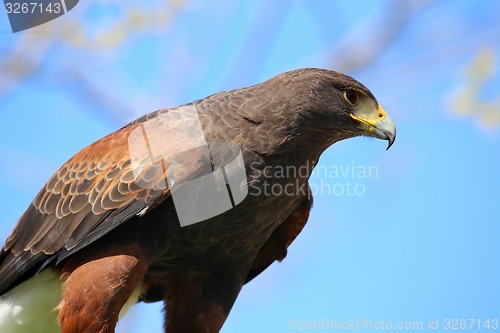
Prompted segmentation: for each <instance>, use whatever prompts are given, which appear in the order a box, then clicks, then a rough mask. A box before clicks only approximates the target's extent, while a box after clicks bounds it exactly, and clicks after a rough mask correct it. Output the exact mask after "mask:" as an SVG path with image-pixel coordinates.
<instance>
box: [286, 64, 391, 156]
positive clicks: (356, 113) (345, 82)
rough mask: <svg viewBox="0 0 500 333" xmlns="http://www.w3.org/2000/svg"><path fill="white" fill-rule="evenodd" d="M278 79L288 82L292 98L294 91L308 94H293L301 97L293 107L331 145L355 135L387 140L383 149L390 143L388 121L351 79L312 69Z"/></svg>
mask: <svg viewBox="0 0 500 333" xmlns="http://www.w3.org/2000/svg"><path fill="white" fill-rule="evenodd" d="M287 76H289V77H287ZM278 77H281V79H283V80H284V81H288V80H290V81H289V86H290V88H291V90H292V93H291V95H292V96H293V95H295V94H294V93H293V89H294V88H295V89H297V91H308V92H309V93H308V98H306V99H304V98H303V96H304V95H303V94H298V93H297V94H296V95H297V96H301V97H297V98H302V100H301V101H300V102H297V104H298V105H300V115H301V117H302V118H304V119H305V120H306V122H309V123H310V124H314V126H316V129H317V131H318V133H317V134H319V132H320V131H321V132H326V133H327V134H328V135H330V136H331V137H332V141H333V142H336V141H339V140H343V139H347V138H350V137H355V136H370V137H375V138H377V139H382V140H387V141H388V146H387V149H389V148H390V147H391V146H392V144H393V143H394V141H395V139H396V127H395V126H394V123H393V122H392V120H391V118H390V117H389V116H388V115H387V113H386V112H385V110H384V109H383V108H382V106H381V105H380V104H379V103H378V102H377V100H376V98H375V96H374V95H373V94H372V93H371V92H370V90H369V89H368V88H366V87H365V86H364V85H363V84H361V83H359V82H358V81H357V80H355V79H353V78H352V77H349V76H347V75H344V74H341V73H338V72H334V71H330V70H324V69H314V68H311V69H300V70H296V71H292V72H288V73H285V74H282V75H281V76H278ZM295 80H297V81H295ZM293 81H295V83H296V84H293V83H292V82H293ZM292 98H294V97H292ZM332 129H333V130H332ZM333 142H330V144H331V143H333Z"/></svg>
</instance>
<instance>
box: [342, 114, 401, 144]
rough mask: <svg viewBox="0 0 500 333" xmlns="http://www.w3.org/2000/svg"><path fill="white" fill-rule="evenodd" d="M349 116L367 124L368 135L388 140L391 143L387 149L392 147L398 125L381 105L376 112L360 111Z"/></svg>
mask: <svg viewBox="0 0 500 333" xmlns="http://www.w3.org/2000/svg"><path fill="white" fill-rule="evenodd" d="M349 116H350V117H351V118H352V119H354V120H356V121H358V122H360V123H362V124H364V125H366V126H364V127H365V128H364V129H365V130H366V135H368V136H372V137H374V138H377V139H382V140H387V141H388V142H389V143H388V145H387V149H386V150H388V149H389V148H391V146H392V144H393V143H394V141H395V140H396V126H394V123H393V121H392V119H391V118H390V117H389V116H388V115H387V113H386V112H385V111H384V109H383V108H382V107H381V106H380V105H379V106H378V108H377V110H376V112H375V113H374V112H369V113H364V112H359V113H358V114H349Z"/></svg>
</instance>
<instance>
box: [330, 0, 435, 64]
mask: <svg viewBox="0 0 500 333" xmlns="http://www.w3.org/2000/svg"><path fill="white" fill-rule="evenodd" d="M437 2H439V1H438V0H393V1H392V2H391V3H390V4H388V5H387V6H385V7H384V8H382V10H381V11H382V12H383V15H380V14H381V13H380V12H377V13H376V15H372V17H371V18H370V19H367V20H365V21H364V22H363V23H362V24H361V25H359V26H357V27H356V28H355V29H354V30H353V31H351V32H350V33H349V34H347V35H346V36H345V37H344V39H343V40H342V41H341V42H340V43H339V46H338V47H337V48H336V50H335V51H334V52H333V55H332V65H331V66H332V68H334V69H335V70H337V71H340V72H346V73H352V72H354V71H358V70H361V69H363V68H364V67H366V66H369V65H370V64H371V63H372V62H373V61H375V60H376V59H377V57H378V56H379V55H380V54H381V53H382V52H383V51H384V50H385V49H386V48H387V47H388V46H389V45H390V44H391V43H392V42H393V41H394V40H395V39H396V38H397V37H398V36H399V35H400V34H401V33H402V32H403V30H404V28H405V27H406V26H407V25H408V24H410V23H411V22H412V21H413V20H414V19H415V18H416V17H417V16H418V15H419V14H420V13H422V12H423V11H424V10H426V9H427V8H429V7H430V6H431V5H433V4H435V3H437Z"/></svg>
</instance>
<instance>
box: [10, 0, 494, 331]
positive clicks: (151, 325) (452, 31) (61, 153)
mask: <svg viewBox="0 0 500 333" xmlns="http://www.w3.org/2000/svg"><path fill="white" fill-rule="evenodd" d="M410 2H411V1H410ZM410 2H409V3H410ZM174 3H177V5H176V6H173V5H171V6H170V7H165V5H164V4H162V3H160V2H154V1H152V2H151V5H149V4H148V5H137V4H136V3H133V2H131V1H121V2H118V1H107V2H104V3H102V4H97V2H96V3H93V2H87V3H85V4H83V3H82V4H79V5H78V6H77V7H75V9H73V10H72V11H71V12H69V13H68V14H66V15H64V16H63V17H61V18H59V19H58V20H56V21H54V22H51V23H48V24H46V25H44V26H41V27H39V28H37V30H36V31H38V32H24V33H18V34H12V33H9V30H10V28H9V26H8V21H7V17H6V15H5V13H0V30H1V33H0V69H1V70H2V72H3V73H2V78H0V124H2V130H1V131H0V152H1V153H2V156H3V157H4V158H3V162H2V163H0V202H1V209H2V212H3V214H2V216H0V237H1V239H2V240H3V239H5V238H6V237H7V236H8V234H9V233H10V231H11V229H12V227H13V225H14V224H15V222H16V220H17V218H18V217H19V216H20V215H21V214H22V212H23V210H24V209H25V208H26V207H27V206H28V205H29V203H30V201H31V200H32V199H33V198H34V196H35V195H36V193H37V191H38V190H39V189H40V188H41V186H43V184H44V183H45V182H46V180H47V179H48V178H49V177H50V176H51V174H52V173H53V172H55V171H56V170H57V168H58V167H59V166H60V165H61V164H62V163H64V161H65V160H67V159H68V158H69V157H71V156H72V155H73V154H74V153H76V152H77V151H78V150H79V149H81V148H83V147H84V146H86V145H87V144H89V143H91V142H92V141H94V140H96V139H98V138H100V137H101V136H103V135H105V134H107V133H109V132H111V131H113V130H116V129H117V128H119V127H120V126H122V125H123V124H125V123H126V122H127V121H129V120H132V119H134V118H135V117H137V116H139V115H141V114H144V113H147V112H150V111H153V110H155V109H158V108H161V107H167V106H173V105H178V104H181V103H185V102H189V101H191V100H194V99H197V98H201V97H204V96H206V95H208V94H211V93H213V92H216V91H220V90H224V89H233V88H239V87H243V86H247V85H251V84H255V83H258V82H260V81H262V80H265V79H267V78H269V77H271V76H273V75H276V74H278V73H281V72H283V71H286V70H290V69H294V68H298V67H324V68H331V69H338V70H347V72H348V73H349V74H351V75H353V76H355V77H356V78H357V79H359V80H360V81H361V82H363V83H364V84H365V85H366V86H368V87H369V88H370V89H371V90H372V92H373V93H374V94H375V95H376V96H377V98H378V100H379V102H380V103H381V104H382V105H384V107H385V109H386V111H387V112H388V113H389V114H390V116H391V117H392V118H393V120H394V121H395V123H396V126H397V130H398V138H397V140H396V143H395V144H394V146H393V147H392V148H391V149H390V150H389V151H387V152H386V151H385V145H386V144H385V143H384V142H381V141H378V140H372V139H367V138H356V139H352V140H348V141H345V142H340V143H337V144H335V145H334V146H333V147H331V148H330V149H328V150H327V151H326V152H325V153H324V154H323V156H322V158H321V161H320V164H321V165H323V166H325V167H332V166H337V167H344V168H347V167H349V166H353V165H355V166H360V167H368V166H375V167H376V168H377V170H378V172H377V175H376V176H374V177H371V178H359V177H348V178H343V177H340V178H326V179H325V178H313V179H311V181H312V182H314V183H315V184H321V182H322V181H323V182H325V183H327V184H330V185H332V186H333V185H335V184H339V183H340V184H346V182H347V181H350V182H352V183H355V184H358V185H359V186H360V188H363V190H364V192H363V195H352V196H349V195H335V194H332V193H318V194H317V195H316V197H315V205H314V208H313V211H312V214H311V217H310V220H309V222H308V224H307V226H306V228H305V230H304V231H303V233H302V234H301V235H300V236H299V238H298V239H297V240H296V241H295V242H294V244H293V245H292V246H291V247H290V249H289V254H288V257H287V258H286V260H285V261H284V262H283V263H281V264H274V265H272V266H271V267H270V268H269V269H268V270H267V271H266V272H265V273H263V274H262V275H261V276H259V278H257V279H255V280H254V281H253V282H252V283H250V284H249V285H248V286H246V287H244V289H243V291H242V292H241V294H240V297H239V298H238V300H237V302H236V304H235V306H234V308H233V310H232V312H231V315H230V316H229V318H228V320H227V322H226V324H225V326H224V328H223V332H226V333H229V332H243V333H244V332H289V331H300V330H299V329H298V328H299V326H297V325H294V324H293V323H302V324H304V325H305V323H306V322H311V321H321V320H323V319H328V320H332V321H334V322H342V321H349V320H357V319H365V320H368V321H372V322H380V321H385V322H388V321H390V322H393V323H394V325H396V323H397V322H407V321H411V322H422V323H423V324H424V325H428V321H429V320H431V321H435V320H439V321H440V322H439V324H440V325H444V323H445V320H446V319H447V318H448V319H453V318H456V319H462V318H465V319H467V318H474V319H477V320H481V321H482V322H483V323H484V322H486V320H488V319H493V318H497V319H500V311H499V307H498V296H499V295H500V287H499V284H498V281H500V270H499V268H498V267H499V265H498V263H499V260H500V255H499V254H500V211H499V210H498V208H497V207H498V204H499V199H500V198H499V195H498V187H499V186H500V173H499V170H500V154H499V152H500V122H497V121H496V120H495V119H497V118H496V117H498V115H499V114H500V100H499V98H500V95H499V93H498V86H499V84H500V75H499V72H498V70H497V67H498V63H499V61H500V53H499V51H500V50H499V48H500V23H499V21H498V17H499V15H500V3H499V2H497V1H493V0H491V1H487V0H484V1H481V5H480V6H478V5H477V4H478V2H477V1H472V0H471V1H465V0H458V1H457V0H453V1H452V0H448V1H434V2H431V1H415V2H412V3H414V5H413V6H410V7H409V9H408V8H406V9H404V10H403V9H401V8H399V9H397V10H394V8H395V6H396V5H397V4H398V3H399V4H401V3H403V1H399V2H398V1H396V2H392V1H326V0H325V1H321V0H318V1H305V0H302V1H299V0H296V1H274V2H270V1H264V0H261V1H252V2H251V1H222V0H219V1H211V2H208V1H202V0H197V1H189V0H186V1H185V2H182V1H177V2H174ZM425 3H431V4H429V5H428V6H426V7H422V8H420V6H424V4H425ZM142 6H144V7H142ZM148 6H149V7H148ZM158 8H160V9H161V8H168V9H169V10H170V11H166V12H165V14H164V15H163V16H162V17H170V20H166V22H165V23H161V22H160V23H157V24H153V23H148V24H149V25H147V24H146V26H145V27H142V26H132V25H131V23H130V21H125V22H123V21H122V20H123V17H124V15H126V14H127V13H130V10H131V9H141V10H143V11H144V12H143V13H146V14H148V15H152V13H154V12H160V11H159V9H158ZM405 10H406V12H409V13H411V14H412V15H411V16H410V19H408V20H406V21H405V23H404V24H402V25H401V26H399V27H398V29H396V31H394V36H393V37H392V38H391V39H390V42H388V43H387V44H386V45H384V47H382V48H381V49H380V50H379V51H378V52H377V53H376V56H375V57H374V58H373V59H371V60H370V61H369V62H368V63H367V64H366V66H363V67H358V68H349V67H346V65H345V60H346V59H347V60H350V59H357V58H358V57H359V56H360V55H364V54H368V53H370V51H371V50H374V49H376V48H377V47H378V44H377V43H378V41H379V38H380V36H381V34H382V35H383V33H384V32H386V31H389V30H390V27H391V24H397V22H398V19H401V20H403V19H404V15H403V13H405ZM393 12H395V13H396V14H393V15H391V13H393ZM160 13H162V12H160ZM398 13H399V14H398ZM167 14H168V15H167ZM169 15H171V16H169ZM136 17H137V16H136ZM152 21H154V20H152ZM148 22H149V21H148ZM154 22H156V21H154ZM394 22H396V23H394ZM110 31H114V32H115V34H114V35H113V34H111V33H110ZM78 36H79V37H78ZM100 36H101V37H102V36H107V37H109V38H111V39H112V37H113V38H115V40H117V42H116V45H114V47H106V45H107V44H102V43H104V42H102V39H100ZM117 36H118V37H117ZM120 36H121V37H120ZM109 38H108V40H109ZM100 43H101V44H100ZM103 45H104V46H103ZM108 46H109V45H108ZM13 54H15V55H16V57H17V58H18V61H17V60H16V61H15V62H14V63H20V64H21V65H20V66H21V69H26V68H28V65H29V64H31V65H32V66H33V68H34V69H32V70H31V71H29V75H27V76H26V77H25V78H24V79H22V80H19V79H17V76H16V75H15V73H18V72H19V71H21V69H19V70H18V72H16V71H13V70H12V59H16V57H12V55H13ZM341 60H342V61H341ZM9 61H10V62H9ZM6 64H9V65H8V66H7V65H6ZM478 64H479V65H478ZM481 64H483V65H484V64H486V65H484V66H485V68H486V69H485V71H486V73H487V74H485V75H484V77H483V79H484V80H483V81H484V82H482V81H481V82H482V83H480V84H479V83H474V82H476V81H474V80H473V79H471V77H470V75H468V74H467V73H468V72H470V71H473V72H480V69H481V68H482V67H481ZM495 64H497V65H495ZM23 66H24V67H23ZM13 73H14V74H13ZM471 89H472V91H474V92H475V93H474V98H473V101H472V102H471V101H468V102H467V101H465V102H463V101H462V102H460V103H459V104H460V105H461V106H462V114H458V112H457V110H456V109H455V108H454V107H452V105H453V103H454V101H456V100H458V99H459V98H460V96H462V97H463V96H465V95H466V92H468V91H471ZM474 89H475V90H474ZM485 119H486V120H485ZM131 314H132V316H131V317H130V318H128V319H126V320H125V321H124V322H122V323H121V324H120V326H119V330H120V332H144V331H151V332H160V331H161V322H162V319H161V305H160V304H153V305H151V304H150V305H139V306H136V307H135V308H134V310H133V312H132V313H131ZM440 327H441V328H443V326H440ZM356 331H360V332H362V331H365V329H363V328H359V329H357V330H356ZM414 331H416V330H414ZM471 331H474V330H471Z"/></svg>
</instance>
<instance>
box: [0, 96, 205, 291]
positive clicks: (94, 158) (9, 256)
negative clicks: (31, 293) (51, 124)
mask: <svg viewBox="0 0 500 333" xmlns="http://www.w3.org/2000/svg"><path fill="white" fill-rule="evenodd" d="M193 109H194V110H193ZM186 110H187V111H188V112H186ZM193 111H194V112H193ZM197 117H198V115H197V112H196V107H195V106H194V105H191V106H184V107H180V108H172V109H165V110H160V111H158V112H156V113H153V114H151V115H149V116H148V117H143V118H140V119H139V120H137V121H135V122H133V123H130V124H129V125H127V126H125V127H123V128H121V129H120V130H118V131H116V132H114V133H111V134H110V135H108V136H106V137H104V138H102V139H100V140H98V141H96V142H94V143H93V144H91V145H89V146H87V147H86V148H84V149H83V150H81V151H80V152H79V153H77V154H76V155H75V156H73V157H72V158H70V159H69V160H68V161H67V162H66V163H65V164H64V165H63V166H62V167H61V168H60V169H59V170H58V171H57V172H56V173H55V174H54V175H53V176H52V177H51V178H50V179H49V181H48V182H47V183H46V185H45V186H44V187H43V188H42V190H41V191H40V192H39V193H38V195H37V196H36V198H35V199H34V200H33V202H32V204H31V205H30V206H29V208H28V209H27V210H26V212H25V213H24V214H23V215H22V217H21V218H20V219H19V221H18V223H17V225H16V227H15V228H14V231H13V233H12V234H11V236H10V237H9V238H8V239H7V241H6V244H5V246H4V248H3V250H2V251H0V286H2V287H0V294H1V293H3V292H4V291H5V290H8V289H10V288H12V287H13V285H15V284H16V283H20V282H21V281H22V280H23V279H24V276H25V274H27V273H28V272H30V271H31V272H32V271H33V270H34V269H35V270H37V269H40V267H42V268H43V267H45V266H46V265H47V263H48V262H53V261H54V260H57V261H60V260H62V259H64V258H65V257H67V256H68V255H69V254H71V253H74V252H75V251H78V250H79V249H81V248H82V247H85V246H87V245H88V244H90V243H92V242H93V241H95V240H97V239H99V238H100V237H102V236H103V235H105V234H107V233H109V232H110V231H111V230H113V229H114V228H116V227H117V226H119V225H120V224H122V223H123V222H124V221H126V220H128V219H129V218H130V217H132V216H134V215H136V214H138V213H139V212H143V211H145V210H147V209H150V208H153V207H155V206H156V205H158V204H160V203H161V202H162V201H163V200H165V199H166V198H167V197H168V196H169V195H170V189H169V187H168V183H167V180H168V178H169V177H174V178H175V177H177V178H175V179H176V180H177V179H183V180H189V179H191V178H194V177H195V176H196V175H197V174H198V173H199V172H200V170H201V169H202V165H203V163H206V161H207V154H206V149H203V147H201V146H200V142H203V141H204V138H201V139H200V138H199V137H197V136H199V135H200V132H199V131H198V132H197V131H193V130H189V129H190V126H195V127H196V126H201V125H199V124H198V123H196V122H197V121H198V122H199V118H197ZM186 129H187V130H186ZM201 135H203V133H201ZM141 144H142V146H141ZM184 148H185V150H186V151H189V154H183V150H184ZM172 161H175V165H174V163H173V162H172ZM171 162H172V163H171ZM176 175H180V176H176ZM54 255H56V258H55V259H54V258H53V256H54Z"/></svg>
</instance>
